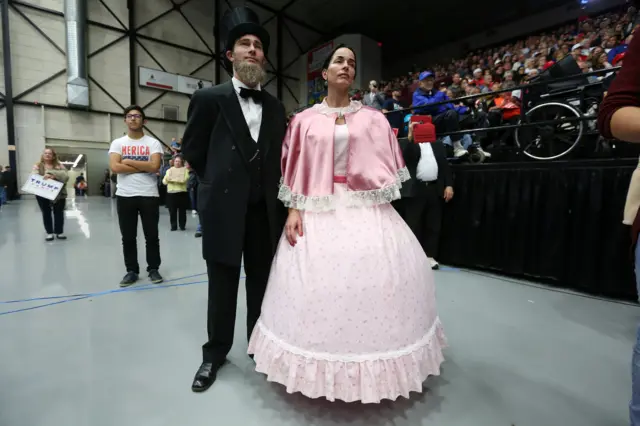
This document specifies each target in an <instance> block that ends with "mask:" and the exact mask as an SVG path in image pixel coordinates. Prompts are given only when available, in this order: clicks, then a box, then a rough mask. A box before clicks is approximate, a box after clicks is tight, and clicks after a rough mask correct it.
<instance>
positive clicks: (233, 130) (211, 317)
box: [182, 7, 286, 392]
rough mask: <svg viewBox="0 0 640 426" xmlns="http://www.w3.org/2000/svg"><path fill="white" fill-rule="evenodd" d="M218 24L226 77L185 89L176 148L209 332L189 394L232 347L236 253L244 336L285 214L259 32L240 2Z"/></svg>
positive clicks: (264, 44)
mask: <svg viewBox="0 0 640 426" xmlns="http://www.w3.org/2000/svg"><path fill="white" fill-rule="evenodd" d="M221 24H222V28H221V33H222V34H226V35H227V36H226V43H225V49H226V58H227V60H228V61H229V62H230V63H231V64H232V66H233V79H232V80H231V81H229V82H227V83H224V84H220V85H218V86H214V87H210V88H205V89H201V90H198V91H196V92H195V93H194V95H193V97H192V99H191V102H190V104H189V110H188V118H187V126H186V129H185V133H184V137H183V146H182V152H183V154H184V157H185V158H186V160H187V161H188V162H189V164H190V165H191V167H192V168H193V170H194V171H195V172H196V173H197V176H198V179H199V182H200V183H199V186H198V211H199V215H200V220H201V225H202V238H203V239H202V251H203V256H204V258H205V260H206V262H207V273H208V276H209V305H208V313H207V331H208V337H209V339H208V341H207V343H205V344H204V346H203V347H202V356H203V360H202V365H201V366H200V368H199V369H198V371H197V373H196V376H195V378H194V380H193V384H192V387H191V389H192V390H193V391H194V392H203V391H206V390H207V389H208V388H209V387H210V386H211V385H212V384H213V382H214V381H215V379H216V373H217V370H218V369H219V368H220V367H221V366H222V365H223V364H224V362H225V358H226V356H227V353H228V352H229V350H230V349H231V346H232V345H233V331H234V326H235V317H236V304H237V298H238V282H239V280H240V268H241V262H242V258H243V255H244V270H245V273H246V292H247V338H249V337H250V335H251V332H252V331H253V327H254V326H255V323H256V321H257V320H258V317H259V316H260V308H261V305H262V299H263V297H264V292H265V289H266V286H267V280H268V278H269V271H270V269H271V262H272V260H273V256H274V254H275V251H276V247H277V244H278V241H279V238H280V235H281V233H282V229H283V226H284V222H285V220H286V210H285V209H284V207H283V205H282V204H281V203H280V202H279V201H278V199H277V194H278V184H279V181H280V177H281V171H280V156H281V151H282V140H283V138H284V134H285V130H286V114H285V110H284V106H283V105H282V103H280V101H278V100H277V99H276V98H275V97H273V96H272V95H270V94H269V93H267V92H265V91H263V90H261V87H260V82H261V81H262V80H263V79H264V77H265V68H264V67H265V61H266V59H265V58H266V53H267V51H268V48H269V34H268V33H267V32H266V31H265V30H264V29H263V28H262V27H260V24H259V21H258V17H257V15H256V14H255V12H253V11H252V10H250V9H248V8H244V7H243V8H237V9H233V10H232V11H230V12H228V13H227V14H225V16H224V17H223V18H222V23H221Z"/></svg>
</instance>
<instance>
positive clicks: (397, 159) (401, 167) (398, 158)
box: [382, 115, 408, 182]
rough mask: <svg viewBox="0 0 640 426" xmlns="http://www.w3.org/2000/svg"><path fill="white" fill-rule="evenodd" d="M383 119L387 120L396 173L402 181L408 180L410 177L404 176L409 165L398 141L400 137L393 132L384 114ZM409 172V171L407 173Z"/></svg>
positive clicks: (388, 136)
mask: <svg viewBox="0 0 640 426" xmlns="http://www.w3.org/2000/svg"><path fill="white" fill-rule="evenodd" d="M382 120H384V121H385V123H386V126H385V128H386V129H387V138H388V139H389V146H390V147H391V156H392V157H393V162H394V164H395V168H396V170H395V171H396V173H397V174H399V175H400V177H401V178H402V181H403V182H404V181H406V180H408V179H405V178H403V177H402V176H403V174H404V171H406V168H407V165H406V163H405V161H404V157H403V156H402V149H401V148H400V142H399V141H398V137H397V136H396V135H395V133H393V129H392V128H391V125H390V124H389V121H388V120H387V118H386V117H385V116H384V115H383V116H382ZM407 174H408V173H407Z"/></svg>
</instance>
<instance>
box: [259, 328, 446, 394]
mask: <svg viewBox="0 0 640 426" xmlns="http://www.w3.org/2000/svg"><path fill="white" fill-rule="evenodd" d="M446 347H447V340H446V337H445V335H444V331H443V328H442V325H441V323H440V320H439V319H438V318H436V320H435V322H434V324H433V326H432V327H431V329H430V330H429V331H428V333H427V334H426V335H425V336H424V337H423V338H422V339H420V340H419V341H418V342H416V343H415V344H413V345H411V346H409V347H406V348H401V349H398V350H394V351H389V352H385V353H374V354H362V355H351V354H350V355H337V354H326V353H313V352H308V351H305V350H303V349H299V348H295V347H292V346H291V345H288V344H287V343H286V342H283V341H281V340H280V339H278V338H277V337H276V336H275V335H274V334H273V333H272V332H271V331H270V330H268V329H267V328H266V326H265V325H264V324H263V323H262V322H261V321H259V322H258V324H257V325H256V327H255V328H254V330H253V334H252V336H251V340H250V341H249V350H248V353H249V354H254V360H255V362H256V371H257V372H259V373H263V374H265V375H266V376H267V380H268V381H270V382H276V383H280V384H281V385H284V386H285V387H286V390H287V392H288V393H291V394H293V393H296V392H300V393H302V394H303V395H305V396H306V397H309V398H321V397H325V398H326V399H327V400H329V401H335V400H341V401H345V402H355V401H361V402H362V403H365V404H366V403H379V402H380V401H381V400H383V399H389V400H392V401H394V400H396V399H397V398H398V397H400V396H402V397H405V398H409V393H410V392H422V384H423V382H424V381H425V380H426V379H427V377H429V376H431V375H435V376H438V375H440V365H441V364H442V362H443V361H444V356H443V354H442V350H443V349H444V348H446Z"/></svg>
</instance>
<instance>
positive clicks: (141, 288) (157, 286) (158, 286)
mask: <svg viewBox="0 0 640 426" xmlns="http://www.w3.org/2000/svg"><path fill="white" fill-rule="evenodd" d="M198 275H205V274H198ZM198 275H194V276H198ZM185 278H189V277H183V278H175V279H173V280H169V281H179V280H182V279H185ZM245 278H246V277H245V276H241V277H240V279H241V280H243V279H245ZM169 281H167V282H169ZM208 282H209V281H208V280H205V281H193V282H188V283H180V284H168V285H167V284H148V285H144V286H138V287H127V288H119V289H114V290H107V291H102V292H99V293H88V294H84V295H79V296H78V297H74V296H60V297H69V298H67V299H65V300H58V301H57V302H50V303H45V304H43V305H37V306H31V307H29V308H22V309H15V310H13V311H5V312H0V316H2V315H9V314H17V313H19V312H25V311H32V310H34V309H40V308H46V307H48V306H54V305H61V304H63V303H67V302H75V301H78V300H84V299H89V298H94V297H99V296H106V295H108V294H116V293H127V292H135V291H145V290H157V289H161V288H171V287H185V286H191V285H196V284H206V283H208ZM34 300H36V299H34Z"/></svg>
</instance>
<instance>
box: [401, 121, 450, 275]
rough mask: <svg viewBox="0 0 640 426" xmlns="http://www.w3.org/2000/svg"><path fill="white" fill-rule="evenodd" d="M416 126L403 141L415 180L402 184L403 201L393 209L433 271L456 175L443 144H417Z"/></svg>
mask: <svg viewBox="0 0 640 426" xmlns="http://www.w3.org/2000/svg"><path fill="white" fill-rule="evenodd" d="M415 125H416V123H410V124H409V137H408V138H401V139H399V142H400V148H401V149H402V155H403V157H404V160H405V163H406V164H407V169H408V170H409V174H410V175H411V179H410V180H409V181H407V182H405V183H404V184H402V189H401V190H400V193H401V194H402V198H401V199H400V200H397V201H395V202H394V203H393V205H394V207H395V208H396V210H397V211H398V213H399V214H400V216H402V218H403V219H404V220H405V222H407V225H409V228H411V230H412V231H413V233H414V234H415V236H416V238H418V241H420V244H422V248H423V249H424V251H425V253H426V254H427V256H428V257H429V262H430V263H431V268H432V269H438V268H439V267H440V266H439V264H438V261H437V260H436V257H437V256H438V247H439V246H440V229H441V227H442V209H443V207H444V203H445V202H449V201H450V200H451V199H452V198H453V175H452V173H451V167H450V166H449V162H448V161H447V155H446V151H445V147H444V144H443V143H442V142H440V141H436V142H431V143H429V142H425V143H424V144H416V143H414V141H413V127H414V126H415Z"/></svg>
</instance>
